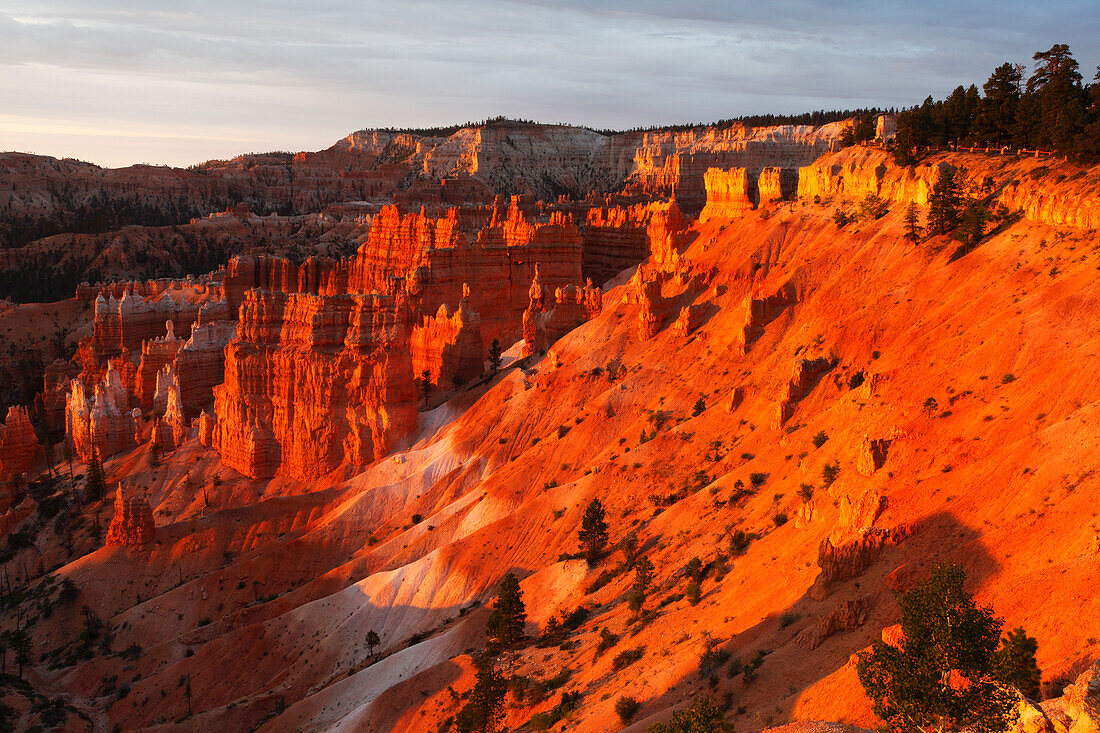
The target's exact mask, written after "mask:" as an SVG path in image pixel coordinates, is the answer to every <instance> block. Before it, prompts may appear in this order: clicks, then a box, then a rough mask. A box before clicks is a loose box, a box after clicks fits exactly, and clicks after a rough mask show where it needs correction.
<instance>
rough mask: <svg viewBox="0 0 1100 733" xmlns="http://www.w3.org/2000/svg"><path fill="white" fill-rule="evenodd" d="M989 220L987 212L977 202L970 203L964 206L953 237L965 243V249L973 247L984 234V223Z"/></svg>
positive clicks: (968, 249)
mask: <svg viewBox="0 0 1100 733" xmlns="http://www.w3.org/2000/svg"><path fill="white" fill-rule="evenodd" d="M987 221H989V213H988V212H987V211H986V210H985V207H984V206H982V205H981V204H979V203H972V204H970V205H969V206H967V207H966V210H965V211H963V213H962V216H961V217H959V228H958V230H957V231H956V232H955V238H956V239H958V240H959V241H960V242H962V243H963V244H965V245H966V251H968V252H969V251H970V250H971V249H973V248H974V247H975V246H976V245H977V244H978V242H980V241H981V239H982V237H983V236H984V235H985V225H986V222H987Z"/></svg>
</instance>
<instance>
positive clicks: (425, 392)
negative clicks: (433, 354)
mask: <svg viewBox="0 0 1100 733" xmlns="http://www.w3.org/2000/svg"><path fill="white" fill-rule="evenodd" d="M431 393H432V371H431V370H430V369H425V370H424V371H422V372H420V395H421V396H422V397H423V398H424V404H425V405H427V404H428V396H429V395H431Z"/></svg>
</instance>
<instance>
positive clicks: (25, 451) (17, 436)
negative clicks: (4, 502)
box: [0, 407, 41, 508]
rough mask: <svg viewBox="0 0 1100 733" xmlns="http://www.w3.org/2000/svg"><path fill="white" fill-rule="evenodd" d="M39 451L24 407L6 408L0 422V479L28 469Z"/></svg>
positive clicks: (32, 427)
mask: <svg viewBox="0 0 1100 733" xmlns="http://www.w3.org/2000/svg"><path fill="white" fill-rule="evenodd" d="M40 451H41V448H40V447H39V445H38V436H36V435H35V433H34V426H33V425H31V421H30V418H29V417H28V416H27V410H26V408H24V407H10V408H8V415H7V418H6V419H5V420H4V422H3V423H0V481H5V480H7V479H8V477H10V476H12V475H19V474H21V473H23V472H24V471H28V470H30V469H31V468H32V467H33V466H34V463H35V460H36V459H37V458H38V455H39V453H40ZM5 508H6V507H5Z"/></svg>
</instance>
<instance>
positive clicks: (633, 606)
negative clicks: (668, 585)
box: [630, 557, 653, 611]
mask: <svg viewBox="0 0 1100 733" xmlns="http://www.w3.org/2000/svg"><path fill="white" fill-rule="evenodd" d="M652 582H653V563H652V562H650V560H649V558H648V557H641V558H639V559H638V561H637V562H636V563H634V586H633V587H632V588H631V589H630V610H631V611H640V610H641V608H642V606H643V605H645V595H646V591H648V590H649V585H650V583H652Z"/></svg>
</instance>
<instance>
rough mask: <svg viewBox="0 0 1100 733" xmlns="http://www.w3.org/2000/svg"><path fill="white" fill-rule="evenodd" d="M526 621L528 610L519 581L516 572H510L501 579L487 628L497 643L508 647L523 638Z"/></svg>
mask: <svg viewBox="0 0 1100 733" xmlns="http://www.w3.org/2000/svg"><path fill="white" fill-rule="evenodd" d="M526 623H527V610H526V609H525V608H524V605H523V593H522V591H520V589H519V581H518V580H516V576H515V575H514V574H512V573H508V574H507V575H505V576H504V578H503V579H502V580H501V581H500V591H499V592H498V593H497V600H496V602H495V603H494V604H493V612H492V613H490V614H489V620H488V621H487V622H486V625H485V630H486V632H487V633H488V635H489V637H490V638H491V639H492V640H493V641H494V642H495V643H496V644H497V645H499V646H500V647H501V648H507V647H510V646H511V645H512V644H515V643H516V642H517V641H519V640H520V639H521V638H523V627H524V625H525V624H526Z"/></svg>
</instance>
